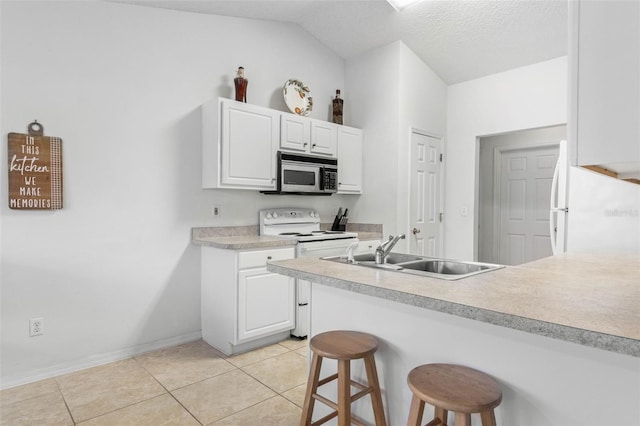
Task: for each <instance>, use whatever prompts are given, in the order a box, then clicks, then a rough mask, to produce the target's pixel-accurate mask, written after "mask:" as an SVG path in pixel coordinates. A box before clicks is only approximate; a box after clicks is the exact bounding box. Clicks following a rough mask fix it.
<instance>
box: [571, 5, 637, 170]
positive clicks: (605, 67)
mask: <svg viewBox="0 0 640 426" xmlns="http://www.w3.org/2000/svg"><path fill="white" fill-rule="evenodd" d="M570 6H572V7H573V8H576V7H577V11H578V13H575V12H573V14H572V20H573V21H575V20H577V21H578V25H577V26H576V28H577V31H574V33H573V34H572V37H573V38H574V42H573V43H572V51H571V53H572V55H571V61H572V77H573V79H574V84H577V90H576V93H575V94H574V95H573V96H574V97H575V98H576V99H575V100H572V102H574V105H575V107H576V108H577V115H574V117H576V120H577V127H576V131H577V132H576V133H577V134H576V137H577V150H576V151H577V164H578V165H598V164H606V163H617V162H637V161H640V149H639V148H638V147H639V146H640V127H639V126H638V121H639V120H640V95H639V93H640V3H639V2H638V1H581V2H579V3H574V4H572V2H570ZM574 25H575V22H574ZM575 37H577V41H576V40H575ZM575 61H577V66H576V64H575V63H574V62H575Z"/></svg>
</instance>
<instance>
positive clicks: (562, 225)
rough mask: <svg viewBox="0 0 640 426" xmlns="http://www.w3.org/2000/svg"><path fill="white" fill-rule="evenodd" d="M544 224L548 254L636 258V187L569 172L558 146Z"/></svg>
mask: <svg viewBox="0 0 640 426" xmlns="http://www.w3.org/2000/svg"><path fill="white" fill-rule="evenodd" d="M549 222H550V228H551V229H550V231H551V241H552V243H551V246H552V249H553V253H554V254H559V253H562V252H565V251H568V252H584V251H589V252H636V253H640V185H638V184H634V183H630V182H626V181H623V180H619V179H615V178H612V177H609V176H605V175H602V174H600V173H596V172H593V171H590V170H587V169H583V168H581V167H570V166H569V163H568V158H567V146H566V143H565V142H564V141H562V142H561V144H560V153H559V156H558V164H557V165H556V173H555V176H554V180H553V184H552V190H551V211H550V221H549Z"/></svg>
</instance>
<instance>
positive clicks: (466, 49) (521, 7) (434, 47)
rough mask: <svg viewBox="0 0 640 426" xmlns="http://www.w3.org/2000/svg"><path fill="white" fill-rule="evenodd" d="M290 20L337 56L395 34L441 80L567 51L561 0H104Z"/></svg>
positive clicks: (356, 51)
mask: <svg viewBox="0 0 640 426" xmlns="http://www.w3.org/2000/svg"><path fill="white" fill-rule="evenodd" d="M111 1H116V2H120V3H133V4H139V5H143V6H152V7H162V8H166V9H175V10H183V11H190V12H197V13H209V14H215V15H225V16H236V17H244V18H252V19H266V20H273V21H284V22H293V23H297V24H299V25H300V26H301V27H302V28H304V29H305V30H307V31H308V32H309V33H311V34H312V35H313V36H314V37H316V38H317V39H318V40H319V41H320V42H322V43H323V44H324V45H325V46H327V47H329V48H330V49H331V50H333V51H334V52H336V53H337V54H338V55H339V56H341V57H342V58H344V59H348V58H350V57H353V56H356V55H358V54H361V53H363V52H365V51H367V50H370V49H372V48H376V47H380V46H383V45H386V44H388V43H391V42H393V41H397V40H402V41H403V42H404V43H405V44H406V45H407V46H408V47H409V48H410V49H411V50H413V51H414V52H415V53H416V54H417V55H418V56H419V57H420V58H421V59H422V60H423V61H424V62H425V63H426V64H428V65H429V66H430V67H431V69H432V70H433V71H434V72H436V73H437V74H438V75H439V76H440V78H442V79H443V80H444V81H445V82H446V83H448V84H454V83H459V82H462V81H466V80H471V79H475V78H479V77H483V76H486V75H489V74H494V73H496V72H500V71H506V70H509V69H513V68H517V67H521V66H525V65H530V64H533V63H536V62H541V61H545V60H548V59H552V58H557V57H560V56H564V55H566V54H567V20H568V18H567V0H425V1H423V2H422V3H419V4H417V5H415V6H412V7H410V8H408V9H405V10H403V11H401V12H396V11H395V10H394V9H393V8H392V7H391V6H390V5H389V4H388V3H387V2H386V1H385V0H343V1H335V0H289V1H276V0H252V1H244V0H235V1H221V0H111Z"/></svg>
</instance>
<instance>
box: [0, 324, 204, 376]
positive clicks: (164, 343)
mask: <svg viewBox="0 0 640 426" xmlns="http://www.w3.org/2000/svg"><path fill="white" fill-rule="evenodd" d="M201 338H202V333H201V332H200V331H197V332H193V333H189V334H183V335H180V336H175V337H170V338H168V339H162V340H156V341H155V342H151V343H145V344H142V345H138V346H132V347H128V348H125V349H120V350H117V351H113V352H109V353H105V354H97V355H91V356H89V357H86V358H84V359H79V360H74V361H71V362H69V363H64V364H58V365H54V366H51V367H48V368H44V369H40V370H38V371H35V372H33V374H29V375H28V376H23V377H8V378H6V379H3V380H2V383H1V384H0V389H8V388H12V387H15V386H20V385H25V384H27V383H33V382H37V381H38V380H44V379H50V378H52V377H56V376H60V375H62V374H68V373H74V372H76V371H80V370H85V369H87V368H91V367H97V366H99V365H104V364H108V363H110V362H115V361H121V360H123V359H127V358H132V357H134V356H138V355H141V354H144V353H147V352H151V351H155V350H158V349H164V348H170V347H172V346H177V345H181V344H183V343H188V342H193V341H196V340H200V339H201Z"/></svg>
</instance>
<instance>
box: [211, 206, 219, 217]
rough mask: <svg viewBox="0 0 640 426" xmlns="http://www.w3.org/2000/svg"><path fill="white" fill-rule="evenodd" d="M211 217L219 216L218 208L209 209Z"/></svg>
mask: <svg viewBox="0 0 640 426" xmlns="http://www.w3.org/2000/svg"><path fill="white" fill-rule="evenodd" d="M211 215H213V216H220V206H212V207H211Z"/></svg>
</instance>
